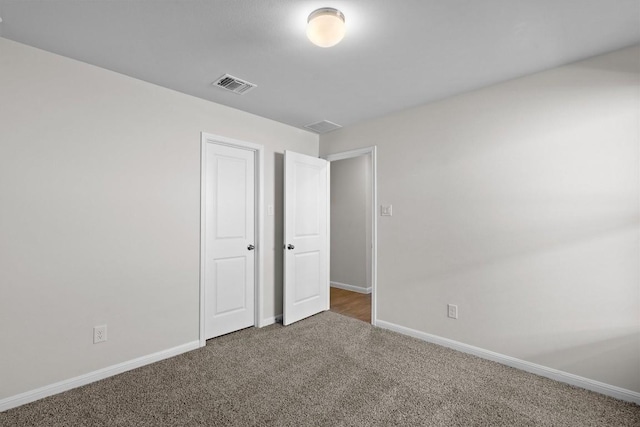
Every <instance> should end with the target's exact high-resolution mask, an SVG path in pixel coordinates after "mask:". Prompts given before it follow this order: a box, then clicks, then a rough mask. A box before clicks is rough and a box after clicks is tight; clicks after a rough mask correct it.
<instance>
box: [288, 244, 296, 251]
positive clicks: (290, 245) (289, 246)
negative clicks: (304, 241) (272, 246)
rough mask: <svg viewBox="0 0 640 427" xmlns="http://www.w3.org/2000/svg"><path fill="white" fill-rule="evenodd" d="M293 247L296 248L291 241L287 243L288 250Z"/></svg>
mask: <svg viewBox="0 0 640 427" xmlns="http://www.w3.org/2000/svg"><path fill="white" fill-rule="evenodd" d="M295 248H296V247H295V246H293V245H292V244H291V243H289V244H288V245H287V249H289V250H292V249H295Z"/></svg>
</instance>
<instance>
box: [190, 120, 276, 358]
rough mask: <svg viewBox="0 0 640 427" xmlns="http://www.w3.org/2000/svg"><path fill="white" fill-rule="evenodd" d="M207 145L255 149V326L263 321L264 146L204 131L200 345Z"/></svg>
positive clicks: (202, 334)
mask: <svg viewBox="0 0 640 427" xmlns="http://www.w3.org/2000/svg"><path fill="white" fill-rule="evenodd" d="M207 144H219V145H224V146H227V147H233V148H239V149H242V150H249V151H253V153H254V158H255V162H254V164H255V171H254V172H255V174H254V179H255V237H256V242H255V244H254V245H255V247H256V248H255V251H256V254H255V267H254V268H255V270H254V271H255V274H254V282H255V283H254V326H256V327H258V328H261V327H262V326H264V325H263V323H264V322H263V320H262V300H263V297H262V291H263V290H262V284H263V271H264V252H265V249H266V248H265V247H264V146H263V145H261V144H254V143H252V142H246V141H241V140H238V139H232V138H227V137H224V136H220V135H214V134H210V133H205V132H202V133H201V143H200V279H199V282H200V323H199V330H200V332H199V333H200V347H204V346H205V345H206V344H207V340H206V338H205V330H204V328H205V319H206V313H205V303H204V302H205V299H204V293H205V285H204V270H205V260H204V255H205V222H206V209H205V208H206V203H205V196H206V195H205V178H206V173H207V161H206V160H207V159H206V155H205V150H206V148H207Z"/></svg>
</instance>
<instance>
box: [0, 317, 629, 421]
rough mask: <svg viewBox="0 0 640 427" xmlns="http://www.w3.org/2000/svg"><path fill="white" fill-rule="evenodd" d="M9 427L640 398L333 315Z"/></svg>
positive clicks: (554, 409) (560, 416) (507, 411)
mask: <svg viewBox="0 0 640 427" xmlns="http://www.w3.org/2000/svg"><path fill="white" fill-rule="evenodd" d="M0 425H2V426H223V425H224V426H227V425H230V426H396V425H397V426H580V427H584V426H640V406H637V405H634V404H630V403H625V402H621V401H618V400H615V399H612V398H608V397H605V396H602V395H599V394H596V393H592V392H589V391H586V390H582V389H578V388H574V387H571V386H568V385H564V384H561V383H558V382H555V381H552V380H549V379H546V378H542V377H538V376H536V375H532V374H528V373H525V372H522V371H518V370H516V369H513V368H509V367H506V366H502V365H499V364H497V363H493V362H489V361H486V360H482V359H478V358H476V357H473V356H469V355H466V354H463V353H458V352H455V351H453V350H449V349H446V348H443V347H439V346H435V345H431V344H427V343H424V342H422V341H418V340H416V339H413V338H409V337H406V336H403V335H399V334H396V333H394V332H390V331H385V330H381V329H377V328H373V327H372V326H371V325H368V324H366V323H364V322H360V321H358V320H355V319H350V318H347V317H344V316H342V315H339V314H336V313H331V312H326V313H322V314H320V315H317V316H314V317H312V318H310V319H306V320H303V321H301V322H298V323H297V324H294V325H292V326H288V327H286V328H284V327H282V326H280V325H273V326H269V327H267V328H263V329H253V328H251V329H246V330H244V331H240V332H237V333H234V334H230V335H227V336H224V337H221V338H217V339H214V340H211V341H209V342H208V344H207V346H206V347H204V348H202V349H199V350H196V351H192V352H189V353H186V354H183V355H181V356H178V357H175V358H172V359H169V360H165V361H162V362H158V363H155V364H153V365H150V366H146V367H143V368H140V369H136V370H134V371H130V372H127V373H124V374H121V375H118V376H115V377H112V378H109V379H106V380H103V381H100V382H97V383H94V384H90V385H88V386H85V387H81V388H78V389H75V390H71V391H68V392H66V393H62V394H59V395H56V396H52V397H49V398H46V399H43V400H40V401H38V402H34V403H31V404H28V405H24V406H22V407H19V408H15V409H12V410H9V411H6V412H4V413H1V414H0Z"/></svg>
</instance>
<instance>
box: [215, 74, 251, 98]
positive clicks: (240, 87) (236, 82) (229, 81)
mask: <svg viewBox="0 0 640 427" xmlns="http://www.w3.org/2000/svg"><path fill="white" fill-rule="evenodd" d="M212 84H213V85H214V86H218V87H221V88H223V89H226V90H228V91H230V92H233V93H237V94H238V95H242V94H245V93H247V92H249V91H250V90H251V89H253V88H254V87H257V86H258V85H254V84H253V83H249V82H245V81H244V80H240V79H239V78H237V77H233V76H232V75H229V74H225V75H224V76H222V77H220V78H219V79H218V80H216V81H215V82H213V83H212Z"/></svg>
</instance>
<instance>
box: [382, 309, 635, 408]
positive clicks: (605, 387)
mask: <svg viewBox="0 0 640 427" xmlns="http://www.w3.org/2000/svg"><path fill="white" fill-rule="evenodd" d="M376 326H379V327H381V328H383V329H389V330H391V331H395V332H399V333H401V334H404V335H409V336H412V337H414V338H418V339H421V340H423V341H427V342H430V343H433V344H438V345H441V346H443V347H448V348H452V349H454V350H458V351H461V352H463V353H468V354H472V355H474V356H478V357H481V358H483V359H487V360H492V361H494V362H498V363H501V364H503V365H507V366H511V367H512V368H516V369H520V370H523V371H526V372H531V373H532V374H536V375H540V376H541V377H546V378H551V379H552V380H556V381H560V382H563V383H567V384H571V385H573V386H576V387H580V388H584V389H587V390H591V391H595V392H596V393H600V394H604V395H606V396H611V397H615V398H616V399H620V400H625V401H627V402H633V403H636V404H638V405H640V393H638V392H635V391H632V390H627V389H624V388H622V387H617V386H614V385H610V384H605V383H602V382H599V381H595V380H592V379H589V378H585V377H581V376H578V375H574V374H570V373H568V372H563V371H559V370H557V369H553V368H549V367H547V366H542V365H538V364H535V363H531V362H527V361H526V360H521V359H516V358H515V357H511V356H506V355H504V354H500V353H495V352H493V351H490V350H485V349H482V348H479V347H474V346H472V345H468V344H464V343H461V342H458V341H454V340H450V339H448V338H443V337H439V336H437V335H431V334H428V333H426V332H421V331H417V330H415V329H411V328H407V327H404V326H400V325H396V324H395V323H391V322H386V321H384V320H377V321H376Z"/></svg>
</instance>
